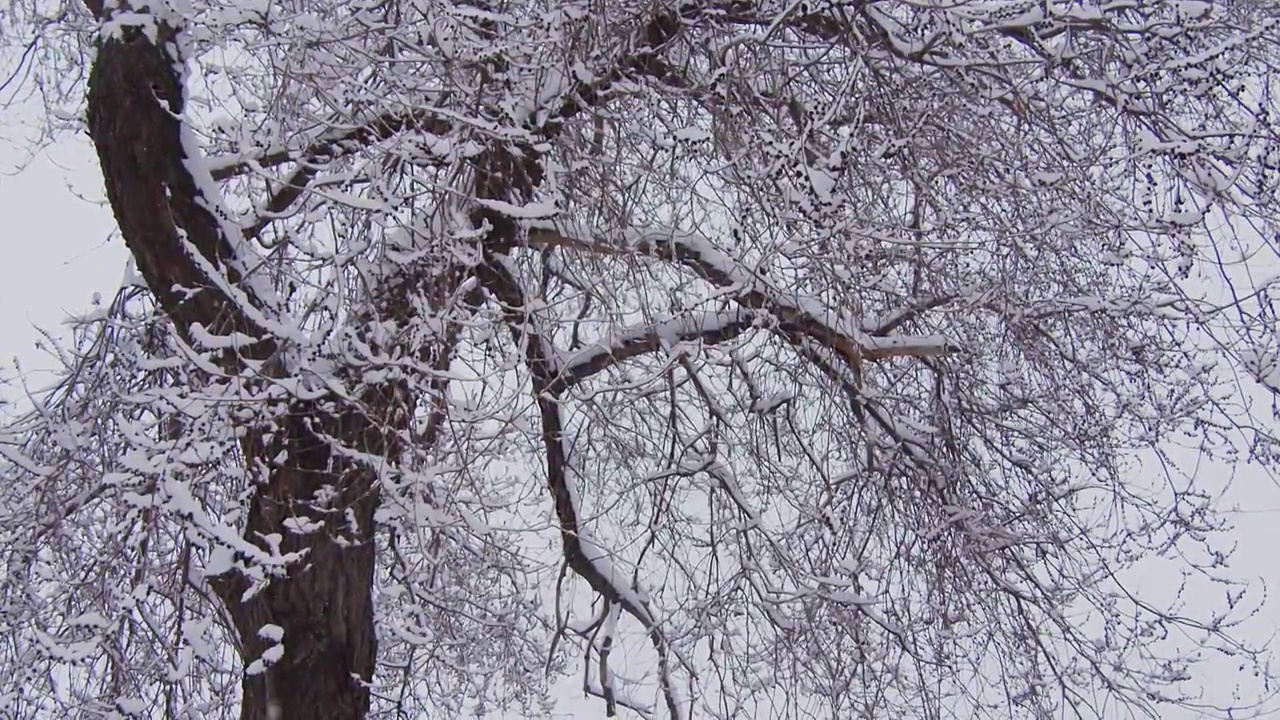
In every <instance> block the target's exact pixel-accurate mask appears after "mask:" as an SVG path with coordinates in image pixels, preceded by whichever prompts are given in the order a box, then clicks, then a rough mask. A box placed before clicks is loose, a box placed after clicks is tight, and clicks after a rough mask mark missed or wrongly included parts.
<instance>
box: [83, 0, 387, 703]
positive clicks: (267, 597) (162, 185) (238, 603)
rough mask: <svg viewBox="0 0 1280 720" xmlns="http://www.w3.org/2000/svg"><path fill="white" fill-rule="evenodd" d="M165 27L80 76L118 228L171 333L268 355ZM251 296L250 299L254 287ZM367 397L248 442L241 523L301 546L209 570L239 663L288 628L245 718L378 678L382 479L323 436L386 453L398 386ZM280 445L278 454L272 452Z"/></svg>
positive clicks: (339, 699) (355, 695)
mask: <svg viewBox="0 0 1280 720" xmlns="http://www.w3.org/2000/svg"><path fill="white" fill-rule="evenodd" d="M90 9H91V10H94V11H95V13H97V14H99V15H100V16H101V12H102V11H101V8H100V7H94V6H93V5H92V4H91V5H90ZM174 35H175V32H174V30H173V29H172V28H167V27H164V26H163V25H160V27H159V32H158V33H157V34H156V36H155V37H156V39H157V40H158V44H157V43H153V42H152V41H151V39H150V38H149V37H148V36H147V35H145V34H144V33H143V32H141V31H140V30H138V29H136V28H126V29H124V30H123V31H122V32H119V33H117V34H116V35H115V36H112V37H109V38H104V39H103V40H102V41H101V42H100V43H99V47H98V54H97V58H96V61H95V63H94V65H93V68H92V71H91V73H90V78H89V98H88V105H89V114H88V119H89V132H90V135H91V137H92V138H93V142H94V145H95V147H96V149H97V152H98V158H99V161H100V163H101V166H102V172H103V178H104V180H105V184H106V190H107V197H108V199H109V200H110V202H111V207H112V209H113V211H114V213H115V217H116V221H117V223H118V224H119V227H120V231H121V234H122V236H123V237H124V241H125V243H126V245H127V246H128V248H129V250H130V252H131V253H132V254H133V257H134V259H135V261H136V263H137V267H138V269H139V271H140V273H141V274H142V276H143V277H144V278H145V279H146V281H147V284H148V286H149V287H150V288H151V290H152V292H153V293H154V294H155V297H156V299H157V301H158V303H159V305H160V307H161V309H162V310H163V311H164V312H165V314H166V315H167V316H168V317H169V318H170V319H171V320H172V322H173V324H174V326H175V329H176V330H177V331H178V333H179V334H180V335H182V336H183V337H184V338H186V339H187V340H190V339H191V338H192V330H193V326H195V325H196V324H199V325H201V326H203V327H204V328H206V329H207V330H208V331H210V332H212V333H216V334H228V333H231V332H239V333H245V334H247V335H250V336H252V337H255V338H260V340H259V341H258V342H257V343H254V344H252V345H251V346H249V347H244V348H241V350H240V352H239V353H234V352H232V351H227V353H225V354H224V355H223V357H222V362H223V368H224V369H225V370H227V371H229V372H235V371H236V370H237V368H238V367H239V366H240V360H241V359H242V358H245V357H251V358H255V359H264V358H267V357H269V356H270V355H271V354H272V353H273V352H274V350H275V349H276V341H275V339H273V338H271V337H270V336H268V334H267V333H266V332H265V331H264V329H263V328H261V327H258V326H257V325H256V324H255V323H254V322H252V320H251V317H250V314H249V313H247V312H246V311H245V310H246V308H245V305H244V302H245V299H244V298H241V299H239V300H233V299H232V298H231V297H229V296H228V295H227V294H226V293H225V292H223V291H222V290H220V289H219V287H228V286H237V287H238V286H239V283H240V281H241V280H242V278H240V277H238V276H237V274H236V272H235V270H234V266H235V264H234V263H230V262H229V261H230V260H231V258H232V253H233V251H234V249H233V246H232V245H231V243H229V242H228V239H227V238H226V237H224V236H223V234H222V230H221V227H220V225H219V223H218V221H217V219H216V218H215V217H213V215H212V214H211V213H210V212H209V210H207V209H206V208H207V207H208V206H207V205H206V204H205V203H204V202H203V199H202V198H201V197H200V191H199V187H198V184H197V183H196V182H195V181H194V180H193V178H192V176H191V174H190V172H189V170H188V168H187V166H186V164H185V163H184V160H185V159H186V158H185V151H184V149H183V145H182V138H181V126H180V120H179V119H178V118H179V117H180V116H181V113H182V110H183V91H184V88H183V87H182V80H181V78H180V76H179V75H178V74H177V73H176V72H175V70H174V68H175V62H174V59H173V58H171V57H170V56H169V55H168V54H167V52H166V51H165V50H164V49H163V48H165V47H166V46H167V45H168V43H169V42H170V41H171V40H172V39H173V38H174ZM184 239H185V242H184ZM197 253H198V255H199V257H196V254H197ZM210 266H212V267H213V268H214V269H215V270H216V271H217V272H218V273H220V274H221V276H222V277H221V278H219V279H218V282H214V279H213V278H211V277H209V274H208V273H207V272H206V270H205V269H202V267H203V268H208V267H210ZM240 289H243V288H240ZM245 297H246V298H248V301H249V302H253V298H252V297H251V296H249V295H248V293H247V291H246V292H245ZM360 400H361V402H360V403H358V405H359V408H358V409H354V408H351V407H343V404H342V403H341V402H340V401H339V402H334V401H317V402H315V403H309V404H306V405H302V404H300V405H299V406H298V407H295V408H294V409H293V412H292V414H291V415H290V416H289V417H287V418H286V419H284V420H282V421H281V424H282V425H283V428H282V429H283V430H284V431H285V432H283V433H279V434H278V437H280V438H281V439H280V440H277V441H275V442H273V443H263V442H262V441H261V440H259V439H255V438H250V439H249V440H247V441H246V443H245V448H244V449H245V453H246V458H247V459H248V462H249V465H250V467H252V466H254V465H257V464H259V463H261V464H262V465H265V466H266V467H267V468H268V471H267V473H266V475H267V477H265V478H263V480H265V482H264V483H263V484H262V486H261V487H260V488H259V490H258V493H257V495H256V496H255V498H254V499H253V502H252V506H251V511H250V514H249V518H248V521H247V526H246V528H245V537H246V538H247V539H250V540H251V541H253V542H259V543H260V542H262V540H261V538H262V537H263V536H268V535H277V536H279V537H280V538H281V551H282V552H285V553H288V552H297V551H305V553H306V555H305V560H304V561H303V562H302V563H300V564H298V565H297V566H295V567H293V568H291V569H290V571H289V574H288V577H287V578H281V579H276V580H273V581H272V582H271V583H270V584H269V585H268V586H267V587H266V588H265V589H262V590H261V591H260V592H257V593H256V594H252V595H251V597H249V598H245V594H246V591H248V590H250V586H249V584H248V581H247V580H246V579H245V578H244V577H242V576H241V575H240V574H239V573H238V572H235V571H232V572H231V573H229V574H227V575H226V576H224V577H222V578H219V579H217V580H216V581H215V582H214V585H215V589H216V590H217V592H218V595H219V597H220V598H221V600H222V601H223V603H224V604H225V605H226V607H227V610H228V611H229V613H230V615H231V617H232V619H233V620H234V623H235V626H236V629H237V630H238V631H239V635H240V640H241V651H242V653H243V657H244V660H245V664H246V666H247V665H249V664H250V663H252V662H253V661H254V660H256V659H258V658H259V657H260V656H261V655H262V653H263V651H264V650H266V649H267V648H268V647H270V646H271V645H273V644H274V642H273V641H270V640H268V639H265V638H262V637H260V636H259V630H260V629H261V628H262V626H264V625H268V624H271V625H277V626H280V627H281V628H283V629H284V640H283V645H284V655H283V657H282V658H281V659H280V660H279V661H278V662H276V663H274V664H273V665H271V666H269V667H268V669H267V670H266V672H265V673H262V674H259V675H254V676H246V677H245V679H244V684H243V691H244V692H243V703H242V707H241V717H242V718H243V719H244V720H267V719H268V718H271V719H273V720H295V719H296V720H304V719H309V718H317V719H319V718H326V719H332V720H347V719H352V720H354V719H356V718H363V717H364V716H365V715H366V714H367V712H368V708H369V692H368V689H367V687H366V685H365V683H367V682H368V681H369V680H370V679H371V678H372V677H373V670H374V663H375V658H376V634H375V631H374V617H373V603H372V584H373V572H374V543H373V530H374V523H373V513H374V510H375V509H376V507H377V494H376V486H375V483H374V480H375V478H374V477H373V475H372V472H371V471H369V470H366V469H362V468H356V467H353V466H352V464H351V463H349V462H346V461H343V460H341V459H338V458H335V457H333V452H332V450H331V443H330V442H329V441H328V439H327V438H339V439H341V440H342V441H343V442H345V443H349V444H350V445H351V446H353V447H360V448H362V449H364V450H366V451H367V452H370V453H373V454H377V455H382V456H384V457H386V456H392V455H394V452H395V449H394V448H393V447H391V446H390V445H389V443H388V438H390V437H393V434H392V432H391V431H388V430H387V429H386V428H388V427H389V426H390V425H391V423H389V422H388V420H389V419H390V418H389V417H388V413H390V412H393V411H394V410H393V408H394V407H395V406H396V402H395V401H396V400H398V398H397V393H396V392H395V391H394V389H384V390H381V391H377V392H370V393H369V394H368V396H366V397H361V398H360ZM326 436H327V437H326ZM281 450H283V451H285V454H284V455H283V456H281V455H280V451H281ZM276 457H284V458H285V459H284V460H282V461H281V462H280V463H278V464H270V463H267V462H266V459H267V458H276ZM321 489H326V490H330V489H331V490H332V491H334V497H332V498H330V499H329V500H328V501H327V502H325V503H323V505H321V504H320V503H317V502H316V498H317V492H318V491H320V490H321ZM291 517H293V518H309V519H311V520H313V521H316V522H319V523H322V529H320V530H318V531H316V532H314V533H311V534H306V535H299V534H296V533H292V532H290V531H289V529H288V528H287V527H286V526H285V525H284V521H285V520H286V519H288V518H291Z"/></svg>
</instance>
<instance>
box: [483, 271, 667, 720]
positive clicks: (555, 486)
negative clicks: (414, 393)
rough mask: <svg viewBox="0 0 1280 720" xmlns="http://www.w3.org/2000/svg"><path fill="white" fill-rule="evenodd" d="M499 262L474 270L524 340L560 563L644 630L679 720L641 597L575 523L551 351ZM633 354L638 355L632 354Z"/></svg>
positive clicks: (662, 652) (659, 637)
mask: <svg viewBox="0 0 1280 720" xmlns="http://www.w3.org/2000/svg"><path fill="white" fill-rule="evenodd" d="M504 259H505V258H504V257H502V256H495V255H492V254H486V258H485V262H484V263H482V264H481V265H480V266H479V267H477V268H476V274H477V276H478V277H479V279H480V281H481V283H482V284H483V285H484V287H485V288H486V289H487V290H488V291H489V292H490V293H492V294H493V296H494V297H495V298H497V299H498V301H499V302H501V303H502V304H503V305H504V306H505V308H504V310H505V312H506V314H507V320H508V324H509V325H510V327H511V332H512V334H513V336H514V337H515V338H516V341H517V342H520V341H521V340H523V341H524V343H523V344H524V346H525V360H526V362H527V364H528V367H529V373H530V375H531V376H532V381H533V393H534V397H535V398H536V402H537V404H538V410H539V412H540V414H541V416H542V442H543V446H544V448H545V450H546V454H547V486H548V489H549V490H550V491H551V497H552V503H553V505H554V506H555V512H556V517H557V518H558V519H559V521H560V538H561V542H562V544H563V552H564V558H565V562H566V563H567V564H568V566H569V567H570V568H571V569H572V570H573V571H574V573H576V574H577V575H578V576H579V577H581V578H582V579H583V580H586V581H587V584H588V585H590V586H591V588H592V589H593V590H595V591H596V592H597V593H599V594H600V595H601V596H602V597H604V598H605V599H606V600H608V601H609V602H612V603H616V604H617V605H618V606H619V607H621V608H622V610H623V611H625V612H626V613H627V614H628V615H630V616H631V617H633V618H635V620H636V621H637V622H639V623H640V624H641V625H642V626H643V627H644V629H645V632H646V633H647V634H648V636H649V640H650V642H651V643H652V644H653V648H654V650H655V651H656V652H657V655H658V668H659V683H660V685H661V686H662V692H663V697H664V698H665V700H666V705H667V711H668V712H669V713H670V715H671V717H672V718H676V719H678V718H683V717H685V713H684V712H683V705H682V702H681V700H680V698H679V696H678V693H677V690H676V687H675V683H674V681H673V678H672V677H671V659H670V654H671V653H672V652H673V650H672V649H671V648H670V647H669V645H668V643H667V639H666V636H665V634H664V633H663V632H662V628H661V627H659V624H658V620H657V618H655V617H654V615H653V613H652V612H650V610H649V607H648V602H647V599H646V597H645V595H644V593H643V592H641V591H640V590H638V589H634V588H632V587H630V586H629V585H628V583H627V582H626V579H625V577H624V575H623V573H622V572H621V571H620V570H619V569H618V568H617V567H615V566H614V565H613V564H612V563H611V562H610V561H609V558H608V556H607V553H606V552H605V550H604V548H602V547H600V546H599V545H598V544H596V543H595V542H594V541H593V540H592V539H591V537H590V536H589V535H588V534H586V533H585V532H584V531H583V530H582V528H581V527H580V526H579V523H578V499H577V496H576V495H577V493H576V490H575V484H574V483H575V478H574V476H573V475H574V473H573V466H572V464H571V462H570V452H569V449H568V447H567V446H566V444H565V439H564V419H563V417H562V416H561V413H560V402H561V401H560V393H561V392H562V391H563V387H561V388H560V389H556V387H555V385H556V381H557V373H556V370H557V366H556V361H555V358H556V350H555V348H554V347H552V346H551V343H550V341H549V340H548V339H547V335H546V334H545V333H543V332H542V331H541V329H540V328H539V327H538V323H537V320H536V319H535V318H534V317H533V315H532V314H531V313H529V312H528V310H527V305H526V303H525V295H524V291H523V289H522V288H521V286H520V283H519V281H518V280H517V279H516V277H515V275H514V274H513V273H512V272H511V271H510V270H508V269H507V268H506V267H505V266H504V264H503V261H504ZM637 354H638V353H637Z"/></svg>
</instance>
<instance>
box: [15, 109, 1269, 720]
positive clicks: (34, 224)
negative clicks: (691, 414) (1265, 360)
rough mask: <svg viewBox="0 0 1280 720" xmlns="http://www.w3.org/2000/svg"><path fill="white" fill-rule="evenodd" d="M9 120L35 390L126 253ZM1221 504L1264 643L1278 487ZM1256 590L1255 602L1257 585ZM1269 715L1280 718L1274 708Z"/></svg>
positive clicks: (68, 180) (1252, 630)
mask: <svg viewBox="0 0 1280 720" xmlns="http://www.w3.org/2000/svg"><path fill="white" fill-rule="evenodd" d="M13 120H14V117H13V115H12V114H11V112H10V113H3V114H0V128H6V130H7V131H0V368H3V370H0V376H8V375H10V374H11V369H12V361H13V360H14V359H15V358H16V359H17V360H18V361H20V362H21V364H22V366H23V367H24V368H25V369H26V371H27V372H26V373H25V374H26V375H28V376H29V378H30V380H31V384H32V385H33V386H40V385H43V384H45V383H46V382H47V380H48V378H49V375H48V374H47V370H48V369H49V368H50V366H51V363H50V362H49V360H48V358H47V357H45V356H44V355H43V354H42V353H41V352H40V351H38V350H37V349H36V342H37V340H38V338H39V335H38V333H37V331H36V328H43V329H45V330H47V331H49V332H52V333H54V334H55V335H62V334H63V333H64V327H63V324H62V323H63V321H64V320H65V319H66V318H67V316H68V314H69V313H73V312H83V311H85V310H87V309H88V308H89V307H90V303H91V301H92V298H93V295H94V293H95V292H96V293H101V294H102V296H103V298H104V299H106V298H110V297H111V295H112V294H113V293H114V292H115V290H116V288H118V287H119V283H120V281H121V279H122V278H123V276H124V268H125V261H126V257H127V254H126V251H125V248H124V245H123V243H122V242H121V241H120V240H119V238H118V237H114V236H113V235H112V229H113V221H112V218H111V214H110V210H109V208H108V207H107V206H106V205H105V203H103V201H102V198H103V191H102V184H101V177H100V175H99V174H98V171H97V167H96V159H95V158H94V156H93V151H92V148H91V147H90V145H89V144H88V142H87V139H86V138H84V137H83V136H81V137H79V138H75V139H70V138H68V139H66V141H65V142H63V143H61V144H59V145H58V146H57V147H55V148H52V149H51V150H49V151H46V152H44V153H42V154H39V155H37V156H36V157H34V158H30V157H28V155H27V154H26V152H25V149H24V141H23V140H22V139H21V137H15V133H13V132H11V131H12V129H13V127H14V126H13ZM19 135H20V134H19ZM6 137H7V138H8V141H7V142H6V141H5V140H4V139H3V138H6ZM19 166H24V167H19ZM42 370H43V371H45V372H41V371H42ZM9 399H13V398H12V397H10V398H9ZM1191 460H1194V459H1191ZM1199 473H1200V477H1201V478H1202V479H1203V481H1204V482H1205V483H1206V485H1207V486H1209V487H1219V486H1221V485H1223V484H1224V483H1225V482H1226V481H1227V480H1228V478H1227V477H1226V474H1225V473H1226V470H1225V468H1223V467H1222V466H1220V465H1219V466H1210V467H1201V468H1200V469H1199ZM1223 506H1224V507H1233V506H1234V507H1238V508H1239V509H1240V510H1241V512H1238V513H1236V514H1233V515H1232V519H1233V521H1234V522H1235V524H1236V531H1235V533H1234V536H1233V538H1232V539H1233V540H1234V541H1235V542H1236V543H1237V544H1238V547H1237V550H1236V553H1235V556H1234V559H1233V561H1232V564H1231V568H1232V570H1233V572H1235V573H1236V575H1237V576H1238V577H1240V578H1242V579H1245V578H1248V579H1263V580H1265V582H1266V585H1267V586H1268V587H1269V588H1270V589H1271V593H1270V594H1271V595H1272V596H1273V598H1274V599H1272V600H1270V601H1268V603H1267V605H1266V606H1264V607H1263V609H1262V611H1261V612H1260V613H1259V614H1258V615H1257V616H1256V617H1255V618H1254V619H1253V620H1252V621H1251V623H1250V624H1249V625H1248V633H1249V634H1250V635H1251V636H1253V637H1254V638H1257V639H1259V640H1261V639H1264V638H1267V637H1270V636H1271V635H1272V634H1273V633H1275V631H1276V628H1277V626H1278V624H1280V623H1277V620H1278V619H1280V490H1278V489H1277V487H1276V486H1275V485H1274V484H1273V483H1272V481H1271V480H1270V479H1268V478H1267V477H1266V475H1265V474H1263V473H1261V472H1259V471H1257V470H1256V469H1245V470H1243V471H1241V472H1239V473H1237V474H1236V476H1235V477H1234V479H1232V482H1231V489H1230V490H1229V491H1228V492H1227V493H1226V495H1225V496H1224V498H1223ZM1171 580H1172V578H1171V577H1170V576H1169V575H1165V574H1161V573H1154V572H1153V573H1152V576H1151V577H1150V578H1149V580H1148V579H1147V578H1144V579H1143V582H1142V587H1141V588H1139V589H1141V590H1146V591H1154V592H1156V593H1160V592H1162V588H1164V587H1173V584H1172V582H1171ZM1257 589H1258V591H1259V595H1260V594H1261V590H1262V588H1261V587H1258V588H1257ZM1154 599H1156V600H1160V599H1161V598H1158V597H1157V598H1154ZM1193 609H1194V608H1193ZM1238 677H1239V676H1238V675H1237V673H1236V665H1235V663H1229V662H1224V663H1218V664H1215V665H1214V669H1213V671H1212V673H1211V674H1210V675H1209V676H1207V677H1205V678H1204V680H1206V681H1208V683H1209V684H1211V685H1213V686H1216V687H1217V688H1218V689H1219V690H1220V691H1225V692H1226V693H1227V694H1228V695H1229V694H1230V688H1232V687H1234V686H1235V685H1236V683H1237V679H1238ZM570 694H571V695H578V694H579V693H572V692H571V693H570ZM602 716H603V707H602V706H601V705H599V704H596V703H588V704H585V705H584V704H582V703H580V702H570V703H568V704H567V705H566V706H565V707H564V708H563V710H562V712H561V713H560V714H559V715H558V717H562V718H575V717H576V718H590V717H602ZM1264 716H1266V715H1264ZM1274 716H1275V717H1280V711H1278V712H1276V713H1274ZM1167 717H1170V718H1175V717H1195V715H1194V714H1177V715H1174V714H1170V715H1168V716H1167ZM1237 717H1241V716H1239V715H1237Z"/></svg>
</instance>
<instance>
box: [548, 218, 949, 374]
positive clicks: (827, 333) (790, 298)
mask: <svg viewBox="0 0 1280 720" xmlns="http://www.w3.org/2000/svg"><path fill="white" fill-rule="evenodd" d="M527 228H528V234H529V244H530V245H535V246H539V247H562V248H566V249H574V250H579V251H585V252H590V253H594V254H599V255H615V256H623V255H650V256H654V257H659V258H662V259H664V260H668V261H672V262H676V263H679V264H681V265H683V266H685V267H687V268H689V269H691V270H693V271H694V272H696V273H697V274H698V275H700V276H701V277H702V278H703V279H705V280H707V281H708V282H710V283H712V284H714V285H716V286H718V287H720V288H722V289H727V290H732V291H733V298H734V300H735V301H736V302H737V303H738V304H739V306H741V307H742V308H744V309H747V310H751V311H761V312H766V313H768V314H770V315H772V316H773V317H774V318H776V319H777V321H778V322H779V326H780V328H781V329H783V330H784V331H785V330H788V329H791V330H795V331H798V332H799V333H801V334H803V335H805V336H807V337H809V338H811V339H813V340H815V341H817V342H819V343H821V344H823V345H825V346H827V347H830V348H831V349H832V350H834V351H836V352H837V353H839V354H840V355H841V356H842V357H843V358H845V359H846V361H849V362H853V363H860V362H862V361H864V360H886V359H890V358H895V357H914V358H927V357H939V356H942V355H948V354H951V353H953V352H955V351H956V350H958V349H959V345H958V343H956V342H954V341H951V340H949V339H948V338H946V337H943V336H939V335H928V336H922V337H912V336H902V335H886V336H873V335H870V334H868V333H867V332H865V331H864V330H862V329H861V328H860V327H859V326H858V324H857V323H855V322H853V321H852V320H851V319H850V318H848V317H846V316H844V315H842V314H841V313H839V312H837V311H835V310H833V309H831V308H829V307H826V306H824V305H823V304H821V303H819V302H818V301H816V300H813V299H811V298H806V297H802V296H800V295H797V294H796V293H793V292H789V291H786V290H783V289H781V288H779V287H777V286H776V285H774V284H773V283H771V282H769V281H768V280H767V279H765V278H763V277H760V276H759V275H758V274H757V273H755V272H753V271H751V270H749V269H748V268H746V267H745V266H744V265H743V264H742V263H740V262H738V261H737V260H735V259H733V258H732V257H730V256H729V255H727V254H726V253H724V252H723V251H721V250H720V249H719V248H717V247H716V246H715V245H713V244H712V243H711V242H710V241H709V240H708V239H706V238H705V237H703V236H701V235H698V234H695V233H687V232H681V231H678V230H673V229H650V230H625V231H622V232H616V233H605V234H598V233H591V232H587V231H584V230H583V229H581V228H577V227H574V226H573V225H572V224H570V223H564V222H550V221H538V222H530V223H528V224H527Z"/></svg>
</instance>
